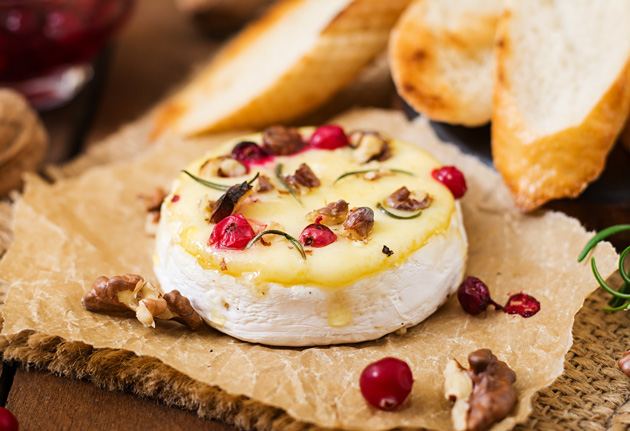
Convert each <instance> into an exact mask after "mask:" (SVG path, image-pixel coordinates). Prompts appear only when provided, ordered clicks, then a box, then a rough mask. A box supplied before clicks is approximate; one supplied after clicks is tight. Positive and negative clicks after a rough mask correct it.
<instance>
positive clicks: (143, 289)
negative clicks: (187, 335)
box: [81, 274, 203, 329]
mask: <svg viewBox="0 0 630 431" xmlns="http://www.w3.org/2000/svg"><path fill="white" fill-rule="evenodd" d="M81 303H82V304H83V308H85V309H86V310H88V311H101V312H125V311H133V312H135V313H136V318H137V319H138V320H139V321H140V322H141V323H142V324H143V325H144V326H151V327H153V328H155V320H154V319H155V318H159V319H164V320H169V319H173V320H175V321H178V322H180V323H183V324H184V325H186V326H188V327H189V328H191V329H197V328H199V327H200V326H201V325H202V324H203V320H202V319H201V317H200V316H199V314H197V312H196V311H195V310H194V309H193V308H192V306H191V305H190V301H189V300H188V299H187V298H185V297H183V296H182V295H181V294H180V293H179V291H177V290H173V291H171V292H169V293H167V294H166V295H164V296H162V293H161V292H160V291H159V290H158V289H157V288H156V287H155V286H153V284H151V283H150V282H148V281H146V280H144V278H143V277H141V276H139V275H135V274H126V275H123V276H114V277H111V278H108V277H105V276H101V277H98V278H97V279H96V281H95V282H94V284H92V288H91V289H90V290H89V291H88V292H87V293H86V294H85V295H84V296H83V298H82V300H81Z"/></svg>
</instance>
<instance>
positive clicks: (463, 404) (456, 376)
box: [444, 349, 517, 431]
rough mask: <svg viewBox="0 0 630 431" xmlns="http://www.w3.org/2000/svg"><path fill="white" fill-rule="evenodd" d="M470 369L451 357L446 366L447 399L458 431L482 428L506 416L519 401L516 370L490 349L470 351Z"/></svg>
mask: <svg viewBox="0 0 630 431" xmlns="http://www.w3.org/2000/svg"><path fill="white" fill-rule="evenodd" d="M468 363H469V364H470V370H467V369H465V368H463V367H462V366H461V365H460V364H459V363H458V362H457V361H455V360H451V361H449V363H448V364H447V366H446V369H445V370H444V379H445V382H444V388H445V396H446V398H447V399H449V400H452V401H455V404H454V406H453V410H452V411H451V417H452V420H453V426H454V427H455V429H456V430H457V431H464V430H467V431H483V430H486V429H488V428H490V427H491V426H492V425H493V424H494V423H495V422H498V421H500V420H502V419H504V418H505V417H506V416H507V415H508V413H509V412H510V410H512V407H514V405H515V404H516V401H517V396H516V390H515V389H514V386H513V384H514V382H515V381H516V374H515V373H514V371H512V369H511V368H510V367H509V366H508V365H507V364H506V363H505V362H503V361H499V360H498V359H497V357H496V356H495V355H493V354H492V352H491V351H490V350H488V349H479V350H476V351H474V352H472V353H471V354H470V355H468Z"/></svg>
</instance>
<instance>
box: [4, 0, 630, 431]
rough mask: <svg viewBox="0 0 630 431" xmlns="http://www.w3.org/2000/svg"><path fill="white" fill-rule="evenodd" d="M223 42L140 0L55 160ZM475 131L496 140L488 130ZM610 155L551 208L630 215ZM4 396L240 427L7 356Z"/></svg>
mask: <svg viewBox="0 0 630 431" xmlns="http://www.w3.org/2000/svg"><path fill="white" fill-rule="evenodd" d="M219 44H220V43H219V42H218V41H213V40H209V39H206V38H204V37H203V36H202V35H201V34H200V33H199V32H197V31H196V30H195V28H194V27H193V26H192V25H191V24H190V22H189V21H188V20H187V19H186V17H184V16H183V15H181V14H180V13H179V12H178V11H177V10H176V9H175V7H174V5H173V1H172V0H139V2H138V5H137V9H136V11H135V15H134V17H133V19H132V21H131V22H130V23H129V25H128V26H127V27H126V28H125V30H124V31H123V33H122V34H121V35H120V37H119V40H118V42H117V44H116V45H115V46H114V47H113V49H110V50H109V51H108V52H106V53H105V54H104V55H103V56H102V57H101V58H100V60H99V62H100V63H99V64H98V68H97V71H98V73H97V76H96V80H95V82H94V83H93V84H92V85H90V86H89V87H88V88H86V89H85V91H83V93H82V94H81V95H80V96H79V97H78V98H77V99H76V100H75V101H73V102H72V103H70V104H69V105H68V106H66V107H64V108H62V109H59V110H57V111H54V112H49V113H46V114H44V121H45V123H46V126H47V128H48V129H49V131H50V134H51V138H52V146H51V151H50V153H49V155H48V160H49V161H50V162H60V161H63V160H65V159H67V158H68V157H69V156H70V155H71V154H72V153H73V152H76V151H78V150H80V149H81V148H84V147H85V145H93V144H94V143H96V142H98V140H100V139H102V138H103V137H105V136H107V135H108V134H110V133H112V132H113V131H115V130H116V129H117V128H118V127H120V126H121V125H122V124H124V123H126V122H128V121H131V120H133V119H135V118H137V117H138V116H140V115H141V114H142V113H143V112H144V111H146V110H147V109H148V108H149V107H150V106H152V105H153V104H154V103H156V102H157V101H158V100H160V99H161V98H162V97H164V95H165V94H166V93H167V92H168V91H169V90H170V89H171V88H172V87H173V86H174V85H176V84H177V83H179V82H181V80H182V79H184V78H185V77H186V76H187V75H188V74H189V73H190V71H191V68H192V66H193V65H194V64H195V63H198V62H199V61H200V60H201V59H203V58H205V57H207V56H210V55H211V54H212V53H213V52H214V51H215V50H216V48H217V47H218V46H219ZM139 53H142V55H141V57H142V61H138V58H139V56H140V55H139ZM459 133H460V132H459V131H458V130H451V131H450V132H447V134H449V136H447V137H450V138H451V139H454V140H458V139H460V137H459V135H458V134H459ZM474 133H475V134H476V135H475V136H476V138H475V139H477V140H479V141H480V142H481V141H484V140H485V142H482V143H481V145H484V146H485V147H486V148H487V142H489V141H488V138H487V130H486V131H484V130H479V131H476V132H474ZM464 135H465V136H470V135H469V134H468V132H464ZM462 139H464V140H465V139H466V138H465V137H464V138H462ZM475 139H473V140H475ZM473 144H474V143H473ZM475 145H477V144H475ZM483 151H484V150H483V149H481V150H479V153H480V154H482V153H483ZM611 162H612V163H613V165H614V166H613V169H610V170H609V171H607V176H606V178H605V180H604V182H603V183H600V184H598V185H597V186H595V187H594V188H592V190H591V191H590V193H589V194H587V196H586V197H585V198H582V199H578V200H575V201H559V202H555V203H553V204H551V205H549V208H552V209H557V210H560V211H564V212H566V213H568V214H569V215H572V216H574V217H577V218H578V219H580V220H581V221H582V222H583V223H584V224H585V225H586V227H587V228H589V229H602V228H604V227H607V226H610V225H612V224H617V223H629V222H630V185H629V182H630V175H628V172H630V154H628V153H627V152H624V150H622V149H621V148H620V147H619V148H617V149H615V157H614V158H611ZM611 184H613V185H618V187H617V188H615V187H612V188H613V189H614V190H613V191H614V192H616V194H614V193H612V194H611V193H609V191H610V189H611V186H610V185H611ZM626 187H627V188H626ZM613 242H614V244H615V246H616V247H617V248H618V250H620V249H621V248H622V247H623V248H625V247H626V246H630V235H625V236H623V235H620V236H619V237H617V238H615V239H614V241H613ZM5 402H6V407H7V408H8V409H9V410H11V411H12V412H13V413H14V414H15V415H16V417H17V418H18V420H19V422H20V430H21V431H31V430H38V431H47V430H84V429H85V430H139V429H144V430H152V431H153V430H169V431H176V430H192V429H194V430H215V431H219V430H221V431H227V430H235V428H233V427H230V426H227V425H225V424H222V423H219V422H215V421H208V420H204V419H201V418H199V417H198V416H196V415H195V414H194V413H191V412H187V411H183V410H180V409H177V408H170V407H168V406H165V405H162V404H160V403H158V402H156V401H153V400H147V399H142V398H139V397H137V396H135V395H133V394H129V393H118V392H109V391H104V390H101V389H99V388H97V387H95V386H94V385H92V384H91V383H87V382H83V381H76V380H70V379H65V378H61V377H57V376H54V375H51V374H50V373H46V372H40V371H36V370H24V369H21V368H19V367H16V366H11V364H8V365H7V364H5V366H4V369H3V370H2V375H1V376H0V404H1V403H5Z"/></svg>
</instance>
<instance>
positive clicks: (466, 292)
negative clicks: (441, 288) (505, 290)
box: [457, 277, 501, 315]
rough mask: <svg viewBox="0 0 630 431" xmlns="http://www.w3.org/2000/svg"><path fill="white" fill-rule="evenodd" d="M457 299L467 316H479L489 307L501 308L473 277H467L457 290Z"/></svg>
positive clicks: (482, 283)
mask: <svg viewBox="0 0 630 431" xmlns="http://www.w3.org/2000/svg"><path fill="white" fill-rule="evenodd" d="M457 299H458V300H459V304H460V305H461V306H462V308H463V309H464V311H465V312H466V313H469V314H473V315H475V314H480V313H482V312H484V311H486V308H488V306H489V305H494V307H495V308H501V307H500V306H499V305H497V304H496V303H495V302H494V301H493V300H492V299H491V298H490V291H489V290H488V286H486V285H485V284H484V282H483V281H481V280H479V279H478V278H475V277H467V278H466V280H464V281H463V282H462V284H460V285H459V288H458V289H457Z"/></svg>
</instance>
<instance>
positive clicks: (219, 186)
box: [182, 169, 260, 192]
mask: <svg viewBox="0 0 630 431" xmlns="http://www.w3.org/2000/svg"><path fill="white" fill-rule="evenodd" d="M182 172H183V173H185V174H186V175H188V176H189V177H190V178H192V179H193V180H195V181H197V182H198V183H199V184H203V185H204V186H206V187H210V188H211V189H215V190H220V191H222V192H225V191H227V190H228V189H229V188H230V187H232V186H228V185H225V184H218V183H213V182H212V181H208V180H204V179H203V178H199V177H197V176H195V175H193V174H191V173H190V172H188V171H187V170H185V169H184V170H182ZM258 175H260V173H259V172H256V175H254V178H252V179H251V180H249V181H248V182H247V184H249V185H250V186H251V185H252V183H253V182H254V181H256V179H257V178H258Z"/></svg>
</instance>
